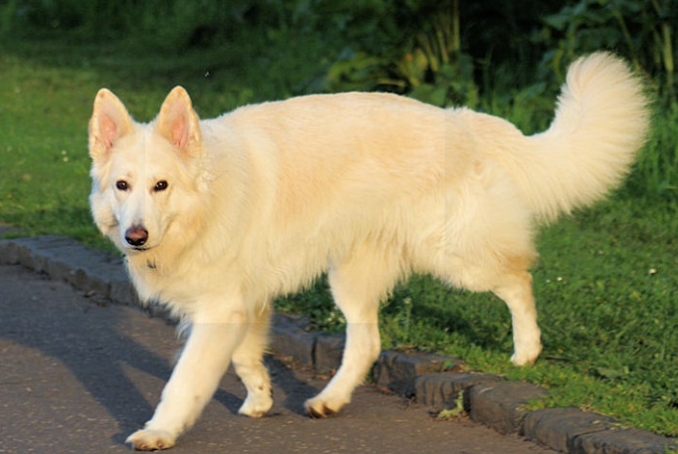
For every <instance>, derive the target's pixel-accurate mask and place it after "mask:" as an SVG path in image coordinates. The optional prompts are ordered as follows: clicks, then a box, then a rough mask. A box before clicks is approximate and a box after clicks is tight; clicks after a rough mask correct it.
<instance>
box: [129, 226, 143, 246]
mask: <svg viewBox="0 0 678 454" xmlns="http://www.w3.org/2000/svg"><path fill="white" fill-rule="evenodd" d="M125 241H127V242H128V243H129V244H130V245H132V246H137V247H138V246H143V245H144V243H146V241H148V230H146V229H145V228H143V227H142V226H135V227H130V228H129V229H127V231H126V232H125Z"/></svg>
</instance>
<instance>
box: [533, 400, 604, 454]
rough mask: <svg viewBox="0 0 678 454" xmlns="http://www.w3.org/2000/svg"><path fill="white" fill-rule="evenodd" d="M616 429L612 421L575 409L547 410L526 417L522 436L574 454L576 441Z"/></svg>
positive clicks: (534, 412)
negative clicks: (588, 435) (583, 436)
mask: <svg viewBox="0 0 678 454" xmlns="http://www.w3.org/2000/svg"><path fill="white" fill-rule="evenodd" d="M614 427H615V421H614V420H613V419H612V418H608V417H606V416H601V415H599V414H597V413H591V412H585V411H582V410H580V409H578V408H547V409H543V410H537V411H533V412H530V413H529V414H528V415H527V416H526V417H525V423H524V427H523V433H524V435H525V436H526V437H527V438H529V439H532V440H536V441H538V442H540V443H542V444H544V445H546V446H548V447H550V448H552V449H556V450H559V451H563V452H582V453H584V452H585V451H575V442H576V440H577V438H578V437H581V436H582V435H586V434H591V433H596V432H602V431H606V430H609V429H611V428H614Z"/></svg>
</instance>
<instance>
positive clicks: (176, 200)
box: [89, 53, 649, 450]
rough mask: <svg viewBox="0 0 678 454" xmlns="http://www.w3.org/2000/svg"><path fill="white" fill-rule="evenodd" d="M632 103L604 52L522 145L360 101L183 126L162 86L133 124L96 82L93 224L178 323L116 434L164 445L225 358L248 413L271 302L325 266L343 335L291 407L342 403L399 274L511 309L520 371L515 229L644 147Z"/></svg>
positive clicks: (521, 284) (511, 131)
mask: <svg viewBox="0 0 678 454" xmlns="http://www.w3.org/2000/svg"><path fill="white" fill-rule="evenodd" d="M647 104H648V103H647V99H646V97H645V96H644V94H643V87H642V84H641V83H640V82H639V81H638V79H637V78H636V77H635V76H634V75H633V74H632V73H631V71H630V70H629V69H628V67H627V65H626V64H625V63H624V62H622V61H620V60H619V59H617V58H616V57H614V56H612V55H610V54H607V53H595V54H592V55H590V56H588V57H585V58H581V59H579V60H577V61H576V62H575V63H574V64H573V65H572V66H571V67H570V69H569V72H568V75H567V83H566V84H565V85H564V87H563V89H562V94H561V96H560V99H559V103H558V108H557V111H556V116H555V120H554V121H553V124H552V125H551V126H550V128H549V129H548V130H547V131H546V132H543V133H541V134H537V135H534V136H530V137H526V136H524V135H523V134H521V133H520V131H518V130H517V129H516V128H515V127H514V126H513V125H511V124H510V123H508V122H506V121H504V120H502V119H500V118H496V117H492V116H490V115H484V114H480V113H476V112H473V111H470V110H467V109H448V110H445V109H440V108H437V107H433V106H430V105H426V104H422V103H420V102H417V101H413V100H411V99H407V98H403V97H399V96H395V95H389V94H368V93H344V94H337V95H317V96H304V97H299V98H293V99H290V100H287V101H282V102H271V103H264V104H260V105H253V106H247V107H243V108H240V109H237V110H235V111H234V112H232V113H229V114H226V115H223V116H221V117H219V118H216V119H212V120H203V121H200V120H199V119H198V116H197V115H196V113H195V111H194V110H193V107H192V105H191V100H190V98H189V96H188V94H187V93H186V91H185V90H184V89H183V88H181V87H177V88H175V89H174V90H172V92H171V93H170V94H169V95H168V96H167V98H166V99H165V101H164V103H163V105H162V107H161V109H160V113H159V115H158V117H157V118H156V119H155V120H154V121H153V122H151V123H149V124H139V123H136V122H135V121H134V120H133V119H132V118H131V117H130V115H129V114H128V113H127V110H126V109H125V107H124V106H123V104H122V103H121V102H120V100H119V99H118V98H116V96H115V95H113V93H111V92H110V91H108V90H106V89H102V90H101V91H99V93H98V94H97V96H96V99H95V101H94V112H93V114H92V118H91V121H90V123H89V152H90V155H91V157H92V161H93V163H92V170H91V176H92V180H93V185H92V193H91V196H90V202H91V206H92V212H93V216H94V219H95V221H96V224H97V226H98V227H99V229H101V231H102V232H103V233H104V234H105V235H107V236H108V237H109V238H110V239H111V240H112V241H113V242H114V243H115V244H116V246H117V247H118V248H119V249H120V250H121V251H122V252H123V253H124V254H125V255H126V256H127V267H128V269H129V273H130V275H131V277H132V280H133V281H134V285H135V286H136V288H137V290H138V292H139V294H140V296H141V298H142V299H143V300H146V301H159V302H162V303H166V304H167V305H168V306H169V307H170V308H171V309H172V310H173V311H174V312H175V313H176V314H177V315H179V316H181V317H183V318H184V319H185V320H187V321H188V322H189V323H190V325H191V329H190V336H189V338H188V341H187V343H186V346H185V348H184V350H183V352H182V354H181V357H180V359H179V361H178V363H177V365H176V367H175V369H174V372H173V374H172V377H171V378H170V380H169V382H168V383H167V386H166V387H165V389H164V391H163V393H162V399H161V402H160V404H159V405H158V407H157V409H156V411H155V414H154V415H153V418H152V419H151V420H150V421H149V422H148V423H147V424H146V426H145V428H144V429H143V430H139V431H138V432H135V433H134V434H132V435H131V436H130V437H129V438H128V442H129V443H131V444H132V445H133V447H134V448H136V449H139V450H155V449H164V448H169V447H171V446H172V445H174V443H175V441H176V438H177V436H179V435H180V434H181V433H182V432H184V431H185V430H187V429H188V428H189V427H190V426H191V425H192V424H193V423H194V422H195V420H196V418H197V417H198V416H199V415H200V413H201V411H202V409H203V407H204V406H205V404H206V403H207V402H208V401H209V400H210V399H211V396H212V395H213V393H214V391H215V389H216V387H217V385H218V383H219V381H220V378H221V376H222V375H223V374H224V372H225V371H226V369H227V368H228V366H229V364H230V363H231V361H232V362H233V364H234V366H235V370H236V372H237V373H238V375H239V376H240V378H241V379H242V381H243V383H244V384H245V386H246V388H247V399H246V400H245V402H244V403H243V405H242V407H241V408H240V413H242V414H244V415H248V416H253V417H259V416H262V415H265V414H266V412H268V411H269V409H270V408H271V405H272V398H271V383H270V380H269V377H268V373H267V371H266V369H265V367H264V366H263V364H262V354H263V351H264V348H265V346H266V342H267V331H268V323H269V315H270V312H271V311H270V305H271V301H272V299H273V298H275V297H276V296H278V295H280V294H284V293H287V292H293V291H296V290H299V289H300V288H302V287H303V286H304V285H306V284H308V283H309V282H311V281H312V280H313V279H314V278H316V277H317V276H318V275H319V274H320V273H322V272H324V271H326V270H329V282H330V285H331V288H332V294H333V296H334V300H335V301H336V304H337V305H338V306H339V307H340V308H341V310H342V312H343V313H344V315H345V316H346V320H347V321H348V328H347V336H348V337H347V342H346V349H345V352H344V357H343V364H342V366H341V368H340V369H339V371H338V372H337V374H336V375H335V376H334V378H333V379H332V380H331V381H330V383H329V384H328V385H327V387H326V388H325V389H324V390H323V391H322V392H321V393H320V394H319V395H318V396H316V397H314V398H312V399H310V400H308V401H307V402H306V409H307V411H308V414H309V415H310V416H313V417H323V416H327V415H330V414H332V413H335V412H337V411H339V410H340V409H341V408H342V407H343V406H344V405H346V404H347V403H348V402H349V401H350V399H351V393H352V392H353V390H354V388H355V387H356V386H357V385H358V384H359V383H360V382H361V381H362V380H363V379H364V377H365V374H366V373H367V371H368V370H369V368H370V366H371V365H372V363H373V362H374V360H375V359H376V357H377V355H378V354H379V351H380V340H379V328H378V324H377V317H378V312H379V303H380V301H382V299H383V298H384V297H385V296H386V295H387V294H388V293H389V291H390V290H391V288H392V287H393V286H394V284H395V283H396V281H398V280H400V279H404V278H406V277H407V276H408V275H410V274H411V273H413V272H420V273H431V274H432V275H434V276H437V277H438V278H440V279H441V280H443V281H445V282H448V283H449V284H451V285H453V286H457V287H463V288H466V289H469V290H473V291H491V292H493V293H495V294H496V295H497V296H498V297H499V298H501V299H502V300H504V301H505V302H506V304H507V305H508V307H509V309H510V311H511V316H512V320H513V339H514V344H515V353H514V354H513V357H512V361H513V363H515V364H516V365H524V364H530V363H533V362H534V361H535V360H536V359H537V356H538V355H539V353H540V351H541V343H540V331H539V328H538V326H537V312H536V309H535V303H534V298H533V296H532V290H531V276H530V273H529V272H528V269H529V268H530V266H531V264H532V263H533V261H534V260H535V257H536V252H535V249H534V245H533V237H534V234H535V223H536V221H548V220H553V219H555V218H556V217H557V216H558V215H559V214H560V213H568V212H570V211H571V210H572V209H573V208H575V207H579V206H583V205H586V204H589V203H591V202H593V201H594V200H596V199H598V198H600V197H602V196H603V195H604V194H605V193H606V192H607V191H608V189H609V188H610V187H612V186H614V185H615V184H617V183H618V182H619V181H620V180H621V178H622V177H623V176H624V175H625V174H626V173H627V172H628V170H629V167H630V165H631V163H632V161H633V159H634V154H635V153H636V152H637V150H638V149H639V148H641V147H642V146H643V143H644V141H645V138H646V134H647V132H648V123H649V114H648V110H647Z"/></svg>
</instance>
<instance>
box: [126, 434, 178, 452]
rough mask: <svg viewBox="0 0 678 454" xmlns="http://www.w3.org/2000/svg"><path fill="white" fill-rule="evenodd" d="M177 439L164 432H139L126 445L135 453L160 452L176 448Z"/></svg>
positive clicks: (130, 437)
mask: <svg viewBox="0 0 678 454" xmlns="http://www.w3.org/2000/svg"><path fill="white" fill-rule="evenodd" d="M175 441H176V437H174V436H173V435H172V434H170V433H169V432H165V431H164V430H147V429H144V430H137V431H136V432H134V433H133V434H132V435H130V436H129V437H127V440H126V443H127V444H128V445H130V446H131V447H132V449H134V450H135V451H159V450H161V449H168V448H171V447H172V446H174V442H175Z"/></svg>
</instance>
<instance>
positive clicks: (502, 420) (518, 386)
mask: <svg viewBox="0 0 678 454" xmlns="http://www.w3.org/2000/svg"><path fill="white" fill-rule="evenodd" d="M545 395H546V390H545V389H543V388H540V387H538V386H535V385H532V384H530V383H525V382H517V381H506V382H497V383H481V384H478V385H475V386H473V387H472V388H471V390H470V392H469V406H470V412H469V414H470V416H471V419H473V420H474V421H478V422H481V423H483V424H485V425H487V426H490V427H492V428H493V429H495V430H497V431H499V432H501V433H513V432H520V431H521V428H522V423H523V419H524V418H525V416H526V415H527V413H528V412H527V410H525V409H524V406H525V404H527V403H528V402H530V401H532V400H534V399H539V398H542V397H544V396H545Z"/></svg>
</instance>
